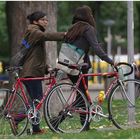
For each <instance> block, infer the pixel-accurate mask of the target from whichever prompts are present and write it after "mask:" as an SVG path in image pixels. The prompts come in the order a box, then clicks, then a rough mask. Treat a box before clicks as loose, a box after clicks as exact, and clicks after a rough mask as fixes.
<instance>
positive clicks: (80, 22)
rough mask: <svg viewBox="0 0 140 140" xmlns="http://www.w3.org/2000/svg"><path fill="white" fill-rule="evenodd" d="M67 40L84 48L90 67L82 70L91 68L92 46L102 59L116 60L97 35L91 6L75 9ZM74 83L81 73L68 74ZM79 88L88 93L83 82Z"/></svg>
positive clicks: (110, 62)
mask: <svg viewBox="0 0 140 140" xmlns="http://www.w3.org/2000/svg"><path fill="white" fill-rule="evenodd" d="M65 42H66V43H70V44H72V45H75V46H76V47H78V48H80V49H82V50H84V52H85V57H84V62H85V63H88V64H89V67H88V68H86V69H83V70H82V72H83V73H84V74H85V73H88V70H89V68H90V67H91V63H90V59H89V55H88V52H89V49H90V48H91V49H92V50H93V51H94V53H95V54H96V55H97V56H99V57H100V58H101V59H102V60H104V61H106V62H107V63H109V64H111V65H114V61H113V60H112V59H111V58H109V57H108V56H107V54H106V53H105V52H104V51H103V49H102V48H101V46H100V44H99V42H98V40H97V36H96V26H95V20H94V17H93V14H92V10H91V8H90V7H89V6H86V5H84V6H81V7H78V8H77V9H76V10H75V13H74V16H73V20H72V26H71V27H70V28H69V30H68V32H67V34H66V36H65ZM68 76H69V78H70V79H71V81H72V82H73V83H76V82H77V80H78V77H79V75H77V76H73V75H68ZM86 85H87V86H88V78H86ZM79 88H80V89H81V91H82V92H83V93H84V94H85V95H86V91H85V89H84V86H83V84H82V82H81V83H80V86H79ZM80 118H81V124H83V123H84V120H85V119H84V116H82V115H80ZM89 129H90V123H88V124H87V126H86V127H85V129H84V130H89Z"/></svg>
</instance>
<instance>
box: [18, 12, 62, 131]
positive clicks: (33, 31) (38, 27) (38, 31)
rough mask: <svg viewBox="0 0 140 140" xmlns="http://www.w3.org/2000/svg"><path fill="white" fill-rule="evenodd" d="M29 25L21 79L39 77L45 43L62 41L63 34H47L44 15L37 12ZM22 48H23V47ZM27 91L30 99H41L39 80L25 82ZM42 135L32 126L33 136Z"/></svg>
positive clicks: (41, 72) (41, 69)
mask: <svg viewBox="0 0 140 140" xmlns="http://www.w3.org/2000/svg"><path fill="white" fill-rule="evenodd" d="M27 19H28V20H29V22H30V24H29V25H28V27H27V30H26V32H25V35H24V40H26V42H27V43H28V45H30V48H29V49H28V52H27V54H26V55H25V58H24V62H23V69H22V71H21V73H20V75H21V77H41V76H44V74H45V71H46V62H45V60H46V51H45V41H59V40H63V38H64V34H65V33H63V32H61V33H47V32H45V28H46V27H47V24H48V20H47V17H46V14H45V13H43V12H41V11H37V12H34V13H32V14H31V15H29V16H28V17H27ZM22 47H25V46H24V45H23V46H22ZM24 84H25V86H26V88H27V91H28V92H29V95H30V97H31V99H32V101H33V100H34V99H38V100H40V99H42V96H43V92H42V83H41V80H35V81H25V82H24ZM36 133H42V130H41V129H40V127H39V125H33V134H36Z"/></svg>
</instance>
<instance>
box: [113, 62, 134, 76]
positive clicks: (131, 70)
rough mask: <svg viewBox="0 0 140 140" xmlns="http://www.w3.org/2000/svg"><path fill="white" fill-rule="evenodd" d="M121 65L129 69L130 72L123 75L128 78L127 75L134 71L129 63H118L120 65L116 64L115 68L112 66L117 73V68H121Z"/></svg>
mask: <svg viewBox="0 0 140 140" xmlns="http://www.w3.org/2000/svg"><path fill="white" fill-rule="evenodd" d="M121 65H125V66H128V67H130V71H129V72H128V73H125V74H123V75H124V76H128V75H130V74H132V73H133V71H134V68H133V64H129V63H126V62H120V63H118V64H117V66H114V68H115V70H116V71H117V72H119V66H121Z"/></svg>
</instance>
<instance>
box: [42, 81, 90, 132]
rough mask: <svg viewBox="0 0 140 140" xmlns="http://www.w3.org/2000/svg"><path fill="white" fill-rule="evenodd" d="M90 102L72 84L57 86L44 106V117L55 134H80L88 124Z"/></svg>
mask: <svg viewBox="0 0 140 140" xmlns="http://www.w3.org/2000/svg"><path fill="white" fill-rule="evenodd" d="M88 111H89V109H88V102H87V99H86V98H85V96H84V94H83V93H82V92H81V91H80V90H79V89H77V88H75V87H74V86H73V85H72V84H70V83H61V84H58V85H57V86H55V87H54V88H53V89H52V90H51V91H50V92H49V94H48V96H47V98H46V100H45V104H44V116H45V120H46V122H47V124H48V126H49V128H50V129H51V130H52V131H54V132H57V133H59V132H64V133H79V132H81V131H82V130H83V129H84V127H85V125H86V123H87V122H88V118H89V113H88Z"/></svg>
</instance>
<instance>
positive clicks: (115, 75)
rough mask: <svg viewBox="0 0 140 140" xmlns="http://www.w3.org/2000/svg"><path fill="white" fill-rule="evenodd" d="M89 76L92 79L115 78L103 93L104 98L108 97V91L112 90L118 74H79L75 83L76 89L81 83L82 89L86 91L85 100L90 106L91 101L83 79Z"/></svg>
mask: <svg viewBox="0 0 140 140" xmlns="http://www.w3.org/2000/svg"><path fill="white" fill-rule="evenodd" d="M89 76H92V77H95V76H111V77H115V79H114V80H113V81H112V83H111V84H110V85H109V87H108V89H107V91H106V93H105V97H107V96H108V94H109V92H110V90H111V89H112V87H113V85H114V84H115V83H116V82H117V81H118V78H119V76H118V72H108V73H91V74H82V73H81V74H80V76H79V78H78V81H77V82H76V87H79V85H80V82H81V81H82V83H83V85H84V89H85V91H86V97H87V100H88V102H89V103H90V104H92V99H91V97H90V93H89V92H88V87H87V85H86V81H85V77H89Z"/></svg>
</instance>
